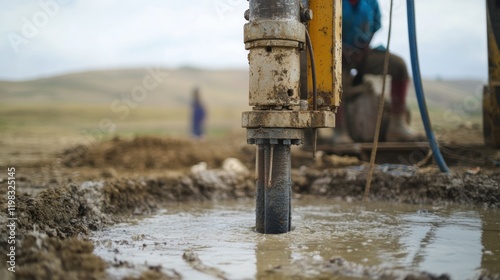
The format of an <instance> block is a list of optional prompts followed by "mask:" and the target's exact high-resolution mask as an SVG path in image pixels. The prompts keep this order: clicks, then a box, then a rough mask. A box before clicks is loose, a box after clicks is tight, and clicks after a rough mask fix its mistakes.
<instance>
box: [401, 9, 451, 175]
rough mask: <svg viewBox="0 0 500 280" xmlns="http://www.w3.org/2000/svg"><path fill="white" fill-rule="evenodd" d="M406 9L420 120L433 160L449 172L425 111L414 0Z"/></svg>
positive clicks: (440, 167) (427, 113) (444, 170)
mask: <svg viewBox="0 0 500 280" xmlns="http://www.w3.org/2000/svg"><path fill="white" fill-rule="evenodd" d="M406 3H407V11H408V37H409V41H410V56H411V68H412V73H413V83H414V84H415V91H416V93H417V101H418V107H419V108H420V115H421V116H422V122H423V123H424V127H425V134H426V135H427V140H428V141H429V145H430V146H431V149H432V154H433V156H434V160H435V161H436V163H437V164H438V166H439V169H440V170H441V172H443V173H449V172H450V170H449V169H448V166H447V165H446V162H445V161H444V158H443V156H442V155H441V151H440V150H439V145H438V143H437V141H436V137H435V136H434V132H433V131H432V126H431V121H430V118H429V112H428V111H427V105H426V103H425V95H424V89H423V86H422V77H421V76H420V65H419V61H418V50H417V31H416V23H415V22H416V21H415V2H414V0H407V2H406Z"/></svg>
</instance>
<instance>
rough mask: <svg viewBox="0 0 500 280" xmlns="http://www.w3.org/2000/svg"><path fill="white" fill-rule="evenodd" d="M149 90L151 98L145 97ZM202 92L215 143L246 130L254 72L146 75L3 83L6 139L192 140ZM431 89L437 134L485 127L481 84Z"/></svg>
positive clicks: (1, 120) (431, 84)
mask: <svg viewBox="0 0 500 280" xmlns="http://www.w3.org/2000/svg"><path fill="white" fill-rule="evenodd" d="M155 71H156V72H158V71H160V72H161V75H160V77H159V79H158V80H155V77H158V74H156V76H155V74H151V73H152V72H155ZM147 79H149V80H147ZM145 80H147V82H148V83H149V85H148V86H146V84H145ZM151 84H154V86H151ZM145 87H148V89H147V90H146V91H145V92H140V91H137V90H138V89H140V88H142V89H144V88H145ZM194 87H200V89H201V92H202V98H203V101H204V102H205V104H206V106H207V109H208V119H207V134H208V136H209V137H219V136H224V135H225V134H227V133H230V132H234V131H241V130H242V129H241V128H240V115H241V112H242V111H245V110H248V109H249V107H248V106H247V103H248V97H247V91H248V72H247V71H246V70H218V71H213V70H212V71H209V70H200V69H192V68H181V69H160V70H155V69H147V68H146V69H119V70H109V71H93V72H84V73H73V74H67V75H63V76H57V77H51V78H44V79H38V80H31V81H22V82H8V81H3V82H2V81H0V99H1V100H2V102H1V104H0V134H1V135H3V136H4V139H5V137H6V136H7V135H11V136H16V135H17V136H18V137H23V136H25V137H38V138H43V137H54V136H60V137H66V138H68V139H75V141H77V142H82V141H88V139H89V138H90V139H104V138H109V137H113V136H114V135H119V136H131V135H143V134H153V135H174V136H188V135H189V119H190V98H191V92H192V90H193V88H194ZM410 88H412V86H411V87H410ZM424 88H425V90H426V97H427V103H428V106H429V114H430V116H431V119H432V122H433V125H434V126H435V127H436V128H437V129H439V128H448V127H456V126H458V125H460V124H463V123H468V122H470V123H480V122H481V114H482V113H481V99H480V97H481V95H480V93H481V88H482V83H481V82H480V81H472V80H461V81H429V80H427V81H424ZM134 91H136V92H134ZM134 93H135V94H139V93H140V95H134ZM408 105H409V107H410V108H411V110H412V112H413V126H414V127H415V128H417V129H421V127H422V124H421V121H420V115H419V112H418V107H417V103H416V99H415V94H414V92H413V90H410V93H409V98H408ZM86 139H87V140H86Z"/></svg>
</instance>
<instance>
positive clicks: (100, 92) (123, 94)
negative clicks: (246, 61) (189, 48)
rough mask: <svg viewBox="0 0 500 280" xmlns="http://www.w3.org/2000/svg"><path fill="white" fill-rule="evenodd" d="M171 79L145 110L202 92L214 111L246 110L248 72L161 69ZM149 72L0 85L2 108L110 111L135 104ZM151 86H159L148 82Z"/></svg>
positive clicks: (149, 99)
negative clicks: (123, 101) (128, 101)
mask: <svg viewBox="0 0 500 280" xmlns="http://www.w3.org/2000/svg"><path fill="white" fill-rule="evenodd" d="M161 71H162V72H165V73H168V77H166V78H165V79H163V80H162V81H161V83H159V85H158V86H157V87H155V88H153V89H151V90H150V91H147V98H145V99H144V100H143V101H140V99H132V100H134V101H140V105H141V106H155V107H165V108H169V107H179V106H187V105H188V104H189V102H190V98H191V92H192V90H193V88H194V87H196V86H198V87H200V89H201V92H202V98H203V100H204V101H205V102H206V103H207V104H208V106H210V107H213V108H221V107H227V106H230V107H245V106H246V104H247V103H248V101H247V91H248V72H247V71H244V70H216V71H214V70H211V71H207V70H198V69H192V68H183V69H161ZM149 75H150V73H149V72H148V70H147V69H119V70H107V71H91V72H82V73H73V74H67V75H62V76H56V77H51V78H43V79H37V80H30V81H22V82H8V81H0V98H1V100H2V103H3V104H15V105H22V104H24V105H29V104H39V105H46V104H56V105H57V104H61V105H62V104H78V105H85V104H87V105H105V106H106V105H108V104H111V103H112V102H113V101H114V100H116V99H120V98H133V97H132V96H131V92H132V91H133V89H134V88H135V87H136V86H142V85H143V80H144V78H145V77H147V76H149ZM149 82H151V83H152V84H153V83H154V80H151V81H149Z"/></svg>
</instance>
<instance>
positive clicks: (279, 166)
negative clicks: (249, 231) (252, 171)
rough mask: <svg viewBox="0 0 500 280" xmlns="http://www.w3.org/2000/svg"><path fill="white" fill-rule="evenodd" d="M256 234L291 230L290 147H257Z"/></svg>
mask: <svg viewBox="0 0 500 280" xmlns="http://www.w3.org/2000/svg"><path fill="white" fill-rule="evenodd" d="M258 146H259V148H258V155H257V157H258V160H257V163H258V166H257V173H258V178H257V195H256V196H257V209H256V218H257V219H256V230H257V231H258V232H261V233H267V234H277V233H285V232H288V231H290V229H291V213H290V211H291V187H292V180H291V175H290V171H291V154H290V145H284V144H274V145H271V144H262V145H258Z"/></svg>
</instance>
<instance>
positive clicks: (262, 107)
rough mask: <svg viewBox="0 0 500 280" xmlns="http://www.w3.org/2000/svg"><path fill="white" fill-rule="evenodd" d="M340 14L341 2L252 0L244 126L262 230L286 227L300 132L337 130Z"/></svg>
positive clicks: (282, 230)
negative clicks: (253, 147) (251, 148)
mask: <svg viewBox="0 0 500 280" xmlns="http://www.w3.org/2000/svg"><path fill="white" fill-rule="evenodd" d="M341 13H342V1H341V0H309V1H303V0H250V1H249V10H247V11H246V12H245V18H246V19H247V20H248V23H246V24H245V26H244V42H245V48H246V49H247V50H249V55H248V61H249V68H250V71H249V75H250V86H249V105H250V106H252V110H251V111H248V112H243V114H242V127H244V128H246V130H247V142H248V143H249V144H255V145H256V147H257V152H256V177H257V178H256V189H257V191H256V231H258V232H260V233H270V234H277V233H285V232H288V231H290V230H291V197H292V181H291V145H299V144H301V143H302V142H303V141H304V130H305V129H309V128H312V129H313V136H312V137H314V138H316V135H317V134H316V130H317V129H318V128H326V127H334V126H335V112H336V110H337V107H338V106H339V105H340V97H341V92H342V84H341V81H342V73H341V70H342V62H341V56H342V38H341V32H342V27H341ZM309 34H311V35H310V36H309ZM313 48H314V49H313ZM314 57H317V58H320V59H318V60H317V61H315V60H314ZM315 140H316V139H313V141H312V142H313V143H315V142H316V141H315ZM313 145H314V144H313Z"/></svg>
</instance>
